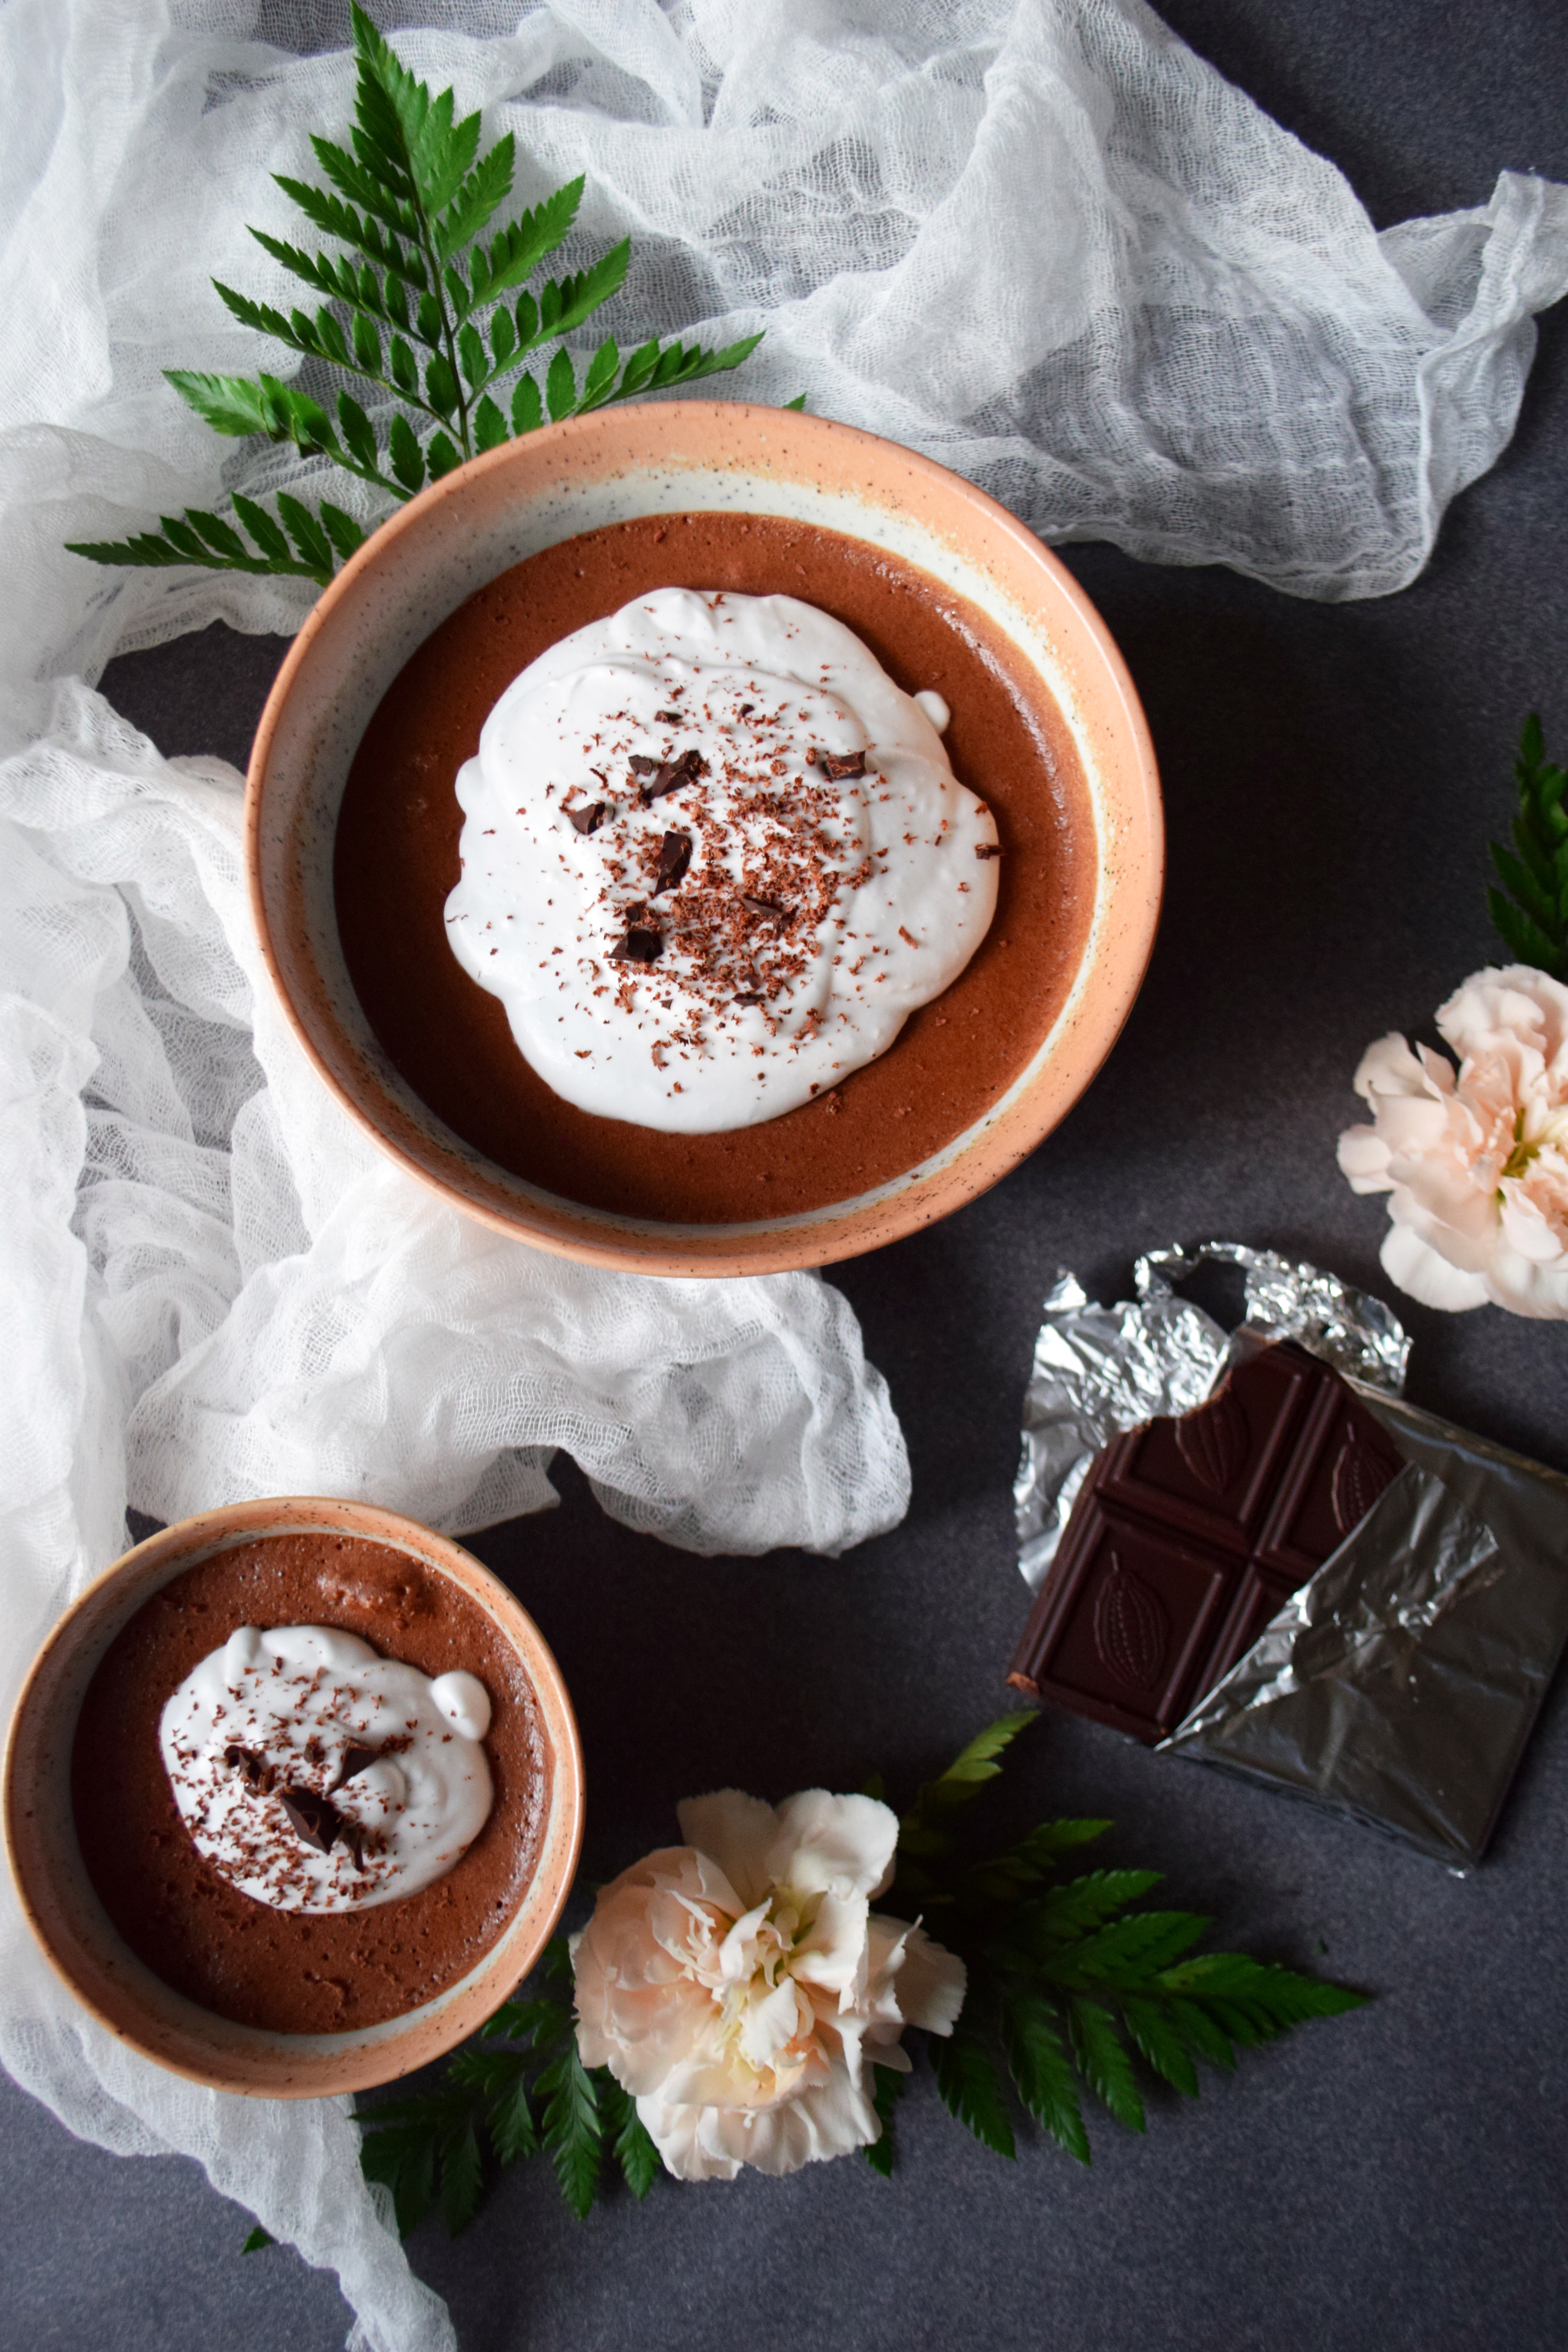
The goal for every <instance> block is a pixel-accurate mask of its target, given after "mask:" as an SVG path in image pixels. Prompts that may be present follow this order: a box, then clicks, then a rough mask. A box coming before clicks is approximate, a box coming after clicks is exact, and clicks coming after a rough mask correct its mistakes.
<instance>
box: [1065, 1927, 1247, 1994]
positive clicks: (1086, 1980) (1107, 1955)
mask: <svg viewBox="0 0 1568 2352" xmlns="http://www.w3.org/2000/svg"><path fill="white" fill-rule="evenodd" d="M1208 1924H1209V1923H1208V1921H1207V1920H1206V1919H1205V1918H1204V1917H1203V1916H1201V1915H1200V1914H1199V1913H1198V1912H1196V1911H1138V1912H1134V1913H1133V1915H1132V1916H1131V1918H1127V1919H1116V1920H1112V1921H1111V1923H1110V1926H1109V1927H1101V1928H1100V1930H1099V1931H1098V1932H1097V1933H1096V1934H1094V1935H1092V1936H1086V1937H1084V1938H1083V1940H1082V1942H1081V1943H1076V1944H1069V1945H1068V1946H1066V1947H1064V1948H1062V1949H1061V1950H1059V1951H1054V1952H1051V1953H1050V1954H1049V1956H1048V1958H1046V1960H1045V1961H1044V1966H1045V1968H1046V1969H1047V1974H1048V1975H1050V1976H1051V1977H1053V1978H1054V1979H1056V1980H1057V1981H1058V1983H1062V1984H1072V1985H1075V1986H1079V1987H1084V1986H1089V1985H1106V1986H1121V1987H1125V1988H1126V1989H1127V1990H1129V1991H1133V1992H1141V1991H1142V1990H1143V1989H1144V1987H1145V1986H1146V1985H1148V1984H1149V1983H1150V1982H1151V1981H1152V1979H1153V1978H1154V1976H1155V1974H1156V1972H1157V1971H1158V1970H1159V1969H1165V1968H1169V1967H1170V1965H1171V1964H1172V1962H1173V1961H1174V1960H1176V1959H1178V1958H1180V1957H1181V1955H1182V1953H1184V1952H1185V1951H1187V1950H1189V1949H1190V1948H1191V1947H1192V1946H1193V1945H1194V1944H1195V1943H1196V1942H1197V1940H1198V1937H1200V1936H1201V1935H1202V1934H1203V1933H1204V1930H1205V1928H1206V1927H1207V1926H1208Z"/></svg>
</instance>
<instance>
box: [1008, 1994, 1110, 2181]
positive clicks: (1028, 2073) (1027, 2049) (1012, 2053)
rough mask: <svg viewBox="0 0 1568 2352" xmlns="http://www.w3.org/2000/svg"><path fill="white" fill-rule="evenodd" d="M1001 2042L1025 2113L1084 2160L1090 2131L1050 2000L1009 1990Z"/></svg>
mask: <svg viewBox="0 0 1568 2352" xmlns="http://www.w3.org/2000/svg"><path fill="white" fill-rule="evenodd" d="M1002 2046H1003V2048H1004V2049H1005V2052H1006V2053H1007V2067H1008V2071H1009V2073H1010V2074H1011V2075H1012V2077H1013V2083H1014V2086H1015V2088H1016V2091H1017V2094H1018V2096H1019V2097H1020V2098H1021V2099H1022V2100H1023V2102H1024V2105H1026V2107H1027V2109H1028V2110H1029V2113H1030V2114H1031V2115H1032V2116H1034V2118H1035V2120H1036V2121H1037V2123H1040V2124H1043V2125H1044V2126H1045V2128H1046V2129H1047V2131H1048V2132H1049V2133H1050V2135H1051V2137H1052V2138H1053V2139H1055V2140H1057V2141H1058V2142H1059V2144H1060V2145H1061V2146H1062V2147H1065V2148H1066V2150H1067V2152H1068V2155H1069V2156H1072V2157H1076V2158H1077V2159H1078V2161H1079V2164H1087V2163H1088V2162H1089V2134H1088V2132H1087V2131H1086V2130H1085V2129H1084V2124H1083V2110H1082V2108H1081V2107H1080V2106H1079V2098H1078V2086H1077V2084H1076V2083H1075V2081H1074V2079H1073V2071H1072V2064H1071V2062H1070V2060H1069V2059H1068V2053H1067V2048H1066V2045H1065V2043H1064V2042H1063V2041H1062V2037H1061V2033H1060V2032H1059V2030H1058V2014H1057V2011H1056V2010H1055V2009H1054V2008H1053V2007H1052V2005H1051V2003H1050V2002H1049V2001H1047V2000H1042V1998H1041V1997H1040V1995H1039V1994H1038V1993H1032V1992H1019V1993H1013V1994H1010V1995H1009V1996H1008V1998H1007V2000H1006V2001H1005V2003H1004V2005H1003V2010H1002Z"/></svg>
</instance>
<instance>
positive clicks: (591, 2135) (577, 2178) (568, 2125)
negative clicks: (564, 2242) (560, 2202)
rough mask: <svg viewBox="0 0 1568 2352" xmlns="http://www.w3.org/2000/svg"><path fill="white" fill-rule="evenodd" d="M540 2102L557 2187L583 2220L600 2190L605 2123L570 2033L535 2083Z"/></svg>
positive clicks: (592, 2085) (545, 2142)
mask: <svg viewBox="0 0 1568 2352" xmlns="http://www.w3.org/2000/svg"><path fill="white" fill-rule="evenodd" d="M534 2088H535V2090H536V2091H537V2092H538V2093H539V2095H540V2096H541V2097H542V2099H543V2100H544V2102H545V2107H544V2129H543V2140H544V2145H545V2147H547V2148H548V2149H549V2150H550V2153H551V2156H552V2158H553V2160H554V2164H555V2177H556V2179H558V2180H559V2181H560V2183H561V2193H562V2195H563V2197H564V2198H565V2200H566V2202H567V2204H568V2205H570V2207H571V2208H572V2210H573V2211H574V2213H575V2214H576V2216H577V2219H578V2220H579V2221H585V2220H586V2219H587V2215H588V2211H589V2209H590V2208H591V2206H592V2205H593V2202H594V2200H595V2197H596V2196H597V2195H598V2192H599V2167H600V2162H601V2159H602V2142H603V2137H604V2124H603V2122H602V2120H601V2118H600V2115H599V2101H598V2095H597V2092H596V2090H595V2084H594V2082H593V2079H592V2077H591V2076H590V2075H589V2074H588V2071H587V2069H586V2068H585V2067H584V2063H583V2061H582V2059H581V2058H580V2057H579V2056H578V2054H577V2041H576V2036H575V2035H574V2036H573V2037H572V2038H571V2040H569V2041H568V2042H566V2043H565V2044H564V2046H563V2049H562V2051H561V2053H560V2055H559V2056H558V2057H556V2058H553V2059H552V2061H551V2063H550V2064H549V2065H548V2066H547V2067H546V2068H545V2069H544V2072H543V2073H542V2074H541V2075H540V2077H539V2080H538V2082H537V2083H536V2084H534Z"/></svg>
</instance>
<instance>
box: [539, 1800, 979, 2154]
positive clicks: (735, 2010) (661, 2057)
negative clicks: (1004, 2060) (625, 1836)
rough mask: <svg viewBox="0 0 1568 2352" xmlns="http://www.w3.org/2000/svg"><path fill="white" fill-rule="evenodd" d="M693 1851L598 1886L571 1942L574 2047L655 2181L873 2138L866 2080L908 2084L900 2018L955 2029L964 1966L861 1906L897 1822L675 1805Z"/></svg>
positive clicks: (887, 1857)
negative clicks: (652, 2159) (628, 2117)
mask: <svg viewBox="0 0 1568 2352" xmlns="http://www.w3.org/2000/svg"><path fill="white" fill-rule="evenodd" d="M679 1821H680V1828H681V1834H682V1835H683V1836H684V1837H686V1838H687V1839H689V1841H690V1843H689V1844H687V1845H683V1846H667V1847H665V1848H664V1849H663V1850H662V1851H661V1852H659V1853H650V1854H649V1855H648V1856H647V1860H646V1861H644V1862H639V1863H637V1864H636V1865H635V1867H634V1868H632V1869H631V1870H627V1871H624V1872H623V1873H622V1874H621V1875H620V1877H619V1878H617V1879H616V1880H615V1881H614V1882H613V1883H612V1884H611V1885H608V1886H606V1887H605V1889H604V1891H603V1893H602V1894H601V1895H600V1896H599V1900H598V1903H597V1905H596V1906H595V1912H594V1916H593V1917H592V1919H591V1920H590V1921H589V1923H588V1925H587V1927H585V1928H584V1931H583V1933H582V1935H581V1936H579V1937H575V1938H574V1943H573V1948H572V1956H573V1964H574V1969H575V1971H576V1979H577V2046H578V2048H579V2050H580V2051H581V2053H582V2056H583V2063H584V2065H587V2066H608V2068H609V2069H610V2072H611V2073H612V2074H614V2076H615V2078H616V2081H617V2082H618V2083H619V2084H621V2085H622V2087H623V2089H625V2090H627V2091H629V2092H630V2093H631V2094H632V2095H633V2096H634V2097H635V2098H636V2100H637V2114H638V2115H639V2116H640V2117H641V2118H642V2121H643V2123H644V2124H645V2126H647V2130H648V2132H649V2133H650V2134H651V2135H652V2137H653V2139H654V2141H655V2143H656V2145H657V2147H658V2152H659V2154H660V2156H661V2157H662V2158H663V2159H664V2162H665V2165H666V2167H667V2168H668V2170H669V2171H671V2172H673V2173H675V2174H676V2175H677V2176H678V2178H679V2179H682V2180H732V2179H734V2178H735V2175H736V2174H737V2173H738V2172H739V2171H740V2169H741V2167H742V2165H743V2164H751V2165H754V2166H755V2167H756V2168H757V2169H758V2170H759V2171H761V2172H773V2173H782V2172H794V2171H795V2170H796V2169H797V2168H799V2167H800V2166H801V2165H803V2164H812V2163H816V2162H817V2161H818V2160H819V2159H821V2158H826V2157H830V2156H846V2155H847V2154H848V2153H849V2151H850V2150H851V2149H853V2148H857V2147H865V2146H867V2144H868V2142H870V2141H872V2140H876V2139H879V2137H881V2129H882V2126H881V2124H880V2121H879V2117H878V2116H877V2111H876V2109H875V2107H874V2106H873V2105H872V2081H871V2067H872V2064H873V2063H875V2064H877V2065H879V2066H891V2067H895V2068H897V2069H898V2071H899V2072H900V2073H901V2074H907V2073H908V2072H909V2065H910V2062H909V2060H908V2058H907V2057H906V2056H905V2054H904V2053H903V2051H902V2050H900V2047H899V2038H900V2034H901V2033H902V2032H903V2030H904V2028H905V2026H906V2025H919V2026H923V2027H925V2029H926V2030H927V2031H928V2032H932V2033H951V2032H952V2028H953V2024H954V2021H956V2019H957V2016H958V2012H959V2011H960V2009H961V2008H962V2007H963V1992H964V1970H963V1961H962V1960H959V1959H956V1958H954V1957H953V1955H952V1953H951V1952H946V1951H943V1949H942V1946H941V1945H940V1944H933V1943H932V1942H931V1939H930V1937H927V1936H925V1935H924V1934H923V1933H922V1932H921V1928H920V1927H919V1926H918V1925H916V1926H913V1927H911V1926H910V1925H908V1924H906V1922H905V1921H903V1920H901V1919H886V1918H882V1917H880V1916H878V1914H877V1913H875V1912H874V1911H873V1910H872V1909H871V1900H872V1898H873V1897H874V1896H875V1895H879V1894H880V1893H881V1892H882V1890H883V1888H884V1887H885V1886H886V1885H889V1883H890V1881H891V1878H892V1873H893V1852H894V1848H895V1846H896V1844H897V1843H898V1835H899V1824H898V1821H897V1819H896V1817H895V1816H894V1814H893V1813H892V1812H891V1811H889V1808H888V1807H887V1806H886V1805H883V1804H879V1803H878V1802H877V1801H875V1800H874V1799H873V1798H870V1797H832V1796H829V1795H828V1794H827V1792H826V1790H822V1789H808V1790H805V1791H804V1792H803V1793H802V1794H801V1795H800V1796H798V1797H791V1798H790V1799H789V1800H788V1801H787V1802H786V1803H784V1804H783V1805H780V1806H779V1807H778V1808H777V1809H776V1810H775V1809H774V1807H773V1806H772V1805H765V1804H763V1803H762V1802H761V1801H760V1800H759V1799H757V1798H755V1797H745V1796H742V1794H741V1792H740V1790H738V1789H725V1790H721V1791H720V1792H719V1793H718V1794H717V1795H716V1796H711V1797H694V1798H692V1799H690V1800H689V1801H688V1802H687V1803H686V1804H684V1805H682V1806H681V1807H680V1808H679Z"/></svg>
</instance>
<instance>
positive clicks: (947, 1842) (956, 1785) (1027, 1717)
mask: <svg viewBox="0 0 1568 2352" xmlns="http://www.w3.org/2000/svg"><path fill="white" fill-rule="evenodd" d="M645 348H646V347H645ZM671 348H672V349H674V348H678V347H676V346H672V347H671ZM665 356H666V357H668V353H666V354H665ZM632 357H633V361H636V360H638V359H640V358H641V357H642V353H641V352H634V353H633V355H632ZM631 365H632V362H627V373H630V370H631ZM654 374H655V378H656V380H657V374H658V371H657V369H656V370H655V371H654ZM1037 1720H1038V1717H1037V1714H1036V1712H1035V1710H1034V1709H1033V1708H1032V1707H1021V1708H1020V1709H1019V1710H1018V1712H1017V1713H1016V1715H1005V1716H1003V1717H1001V1718H1000V1720H999V1721H997V1722H995V1723H989V1724H987V1725H986V1727H985V1728H984V1731H979V1732H976V1734H975V1736H974V1738H973V1739H972V1740H971V1741H970V1742H969V1744H968V1746H967V1747H965V1748H961V1749H960V1751H959V1753H958V1754H957V1755H956V1756H955V1757H954V1758H953V1759H952V1763H951V1764H950V1765H949V1766H948V1768H947V1769H946V1771H945V1772H942V1773H941V1774H939V1776H938V1777H937V1779H936V1780H928V1781H927V1782H926V1783H925V1786H924V1787H923V1788H922V1789H921V1790H920V1792H919V1794H918V1795H917V1796H916V1798H915V1801H914V1804H913V1806H912V1807H911V1808H910V1811H909V1812H907V1813H906V1814H905V1815H904V1818H903V1820H902V1821H901V1822H900V1824H899V1847H900V1852H903V1851H905V1850H907V1851H908V1852H909V1853H913V1854H920V1855H928V1856H929V1855H932V1854H942V1853H949V1852H950V1851H951V1849H952V1843H953V1839H952V1829H951V1828H950V1826H949V1823H950V1821H951V1817H952V1814H953V1813H955V1812H957V1811H959V1809H960V1808H961V1807H962V1806H964V1805H967V1804H970V1803H972V1802H973V1800H974V1799H975V1798H976V1797H977V1796H978V1795H979V1794H980V1791H981V1790H982V1789H983V1788H984V1786H985V1784H986V1782H987V1781H988V1780H995V1779H996V1778H997V1776H998V1774H999V1773H1000V1772H1001V1769H1002V1767H1001V1765H1000V1763H999V1762H998V1761H997V1759H998V1758H999V1757H1001V1756H1004V1755H1005V1753H1006V1751H1007V1749H1008V1748H1010V1747H1011V1746H1012V1744H1013V1742H1014V1740H1015V1739H1016V1738H1017V1737H1018V1734H1019V1733H1020V1732H1021V1731H1026V1730H1027V1729H1028V1727H1029V1726H1030V1725H1031V1724H1032V1723H1035V1722H1037Z"/></svg>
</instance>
